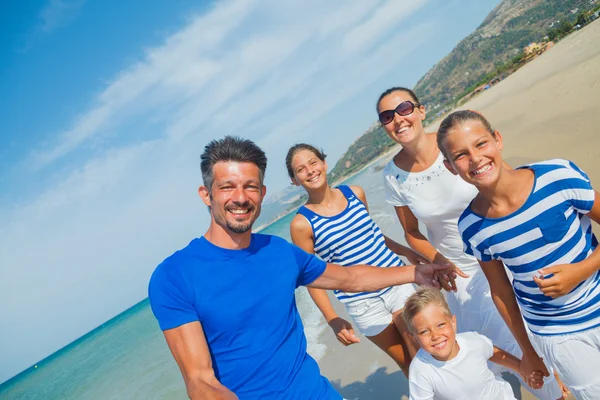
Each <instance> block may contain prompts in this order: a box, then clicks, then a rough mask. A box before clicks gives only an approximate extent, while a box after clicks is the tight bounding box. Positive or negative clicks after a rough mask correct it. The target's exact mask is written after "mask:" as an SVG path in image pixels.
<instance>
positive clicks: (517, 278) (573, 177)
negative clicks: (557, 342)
mask: <svg viewBox="0 0 600 400" xmlns="http://www.w3.org/2000/svg"><path fill="white" fill-rule="evenodd" d="M522 168H529V169H530V170H532V171H533V173H534V176H535V180H534V185H533V188H532V191H531V193H530V195H529V197H528V198H527V200H526V202H525V204H523V206H521V208H519V209H518V210H517V211H515V212H513V213H512V214H510V215H507V216H505V217H501V218H486V217H483V216H481V215H479V214H477V213H475V212H473V211H472V210H471V207H470V206H469V207H468V208H467V209H466V210H465V211H464V213H463V214H462V216H461V217H460V218H459V222H458V228H459V230H460V232H461V236H462V238H463V242H464V245H465V252H466V253H468V254H472V255H474V256H475V257H476V258H477V259H479V260H480V261H490V260H500V261H502V262H503V263H504V264H505V265H506V267H508V269H510V271H511V272H512V274H513V276H514V280H513V290H514V292H515V296H516V298H517V300H518V302H519V305H520V306H521V311H522V313H523V317H524V318H525V321H526V322H527V324H528V326H529V328H530V329H531V331H532V332H534V333H536V334H538V335H561V334H568V333H574V332H578V331H583V330H587V329H591V328H594V327H597V326H600V272H595V273H594V274H593V275H592V276H591V277H589V278H588V279H586V280H584V281H583V282H581V283H580V284H579V285H577V286H576V287H575V288H574V289H573V290H572V291H571V292H570V293H568V294H566V295H564V296H562V297H559V298H557V299H552V298H551V297H548V296H545V295H544V294H543V293H542V292H541V290H540V289H539V288H538V286H537V285H536V283H535V282H534V281H533V277H534V276H535V275H539V272H538V270H539V269H541V268H544V267H550V266H553V265H559V264H572V263H576V262H579V261H582V260H584V259H586V258H587V257H589V255H590V254H591V252H592V251H593V250H594V249H595V248H596V246H597V245H598V242H597V240H596V238H595V237H594V235H593V233H592V226H591V220H590V218H589V217H588V216H586V215H585V214H587V213H589V212H590V211H591V209H592V206H593V205H594V198H595V192H594V190H593V189H592V187H591V184H590V180H589V178H588V176H587V175H586V174H585V173H584V172H583V171H581V170H580V169H579V168H578V167H577V166H576V165H575V164H573V163H572V162H570V161H566V160H560V159H555V160H549V161H544V162H540V163H535V164H530V165H527V166H525V167H522Z"/></svg>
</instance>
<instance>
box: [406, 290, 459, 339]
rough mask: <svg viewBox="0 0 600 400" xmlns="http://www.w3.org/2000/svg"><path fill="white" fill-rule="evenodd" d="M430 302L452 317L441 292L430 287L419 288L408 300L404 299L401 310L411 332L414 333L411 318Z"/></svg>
mask: <svg viewBox="0 0 600 400" xmlns="http://www.w3.org/2000/svg"><path fill="white" fill-rule="evenodd" d="M430 304H437V305H438V306H439V307H441V308H442V310H443V311H444V314H446V315H447V316H448V317H452V312H451V311H450V307H448V303H446V299H445V298H444V295H443V294H442V292H440V291H439V290H438V289H434V288H431V287H422V288H419V289H418V290H417V292H416V293H413V294H412V295H411V296H410V297H409V298H408V300H406V304H405V305H404V310H403V311H402V318H403V319H404V322H405V323H406V326H408V330H409V331H410V332H411V333H413V334H415V333H416V332H415V331H414V327H413V324H412V320H413V318H414V317H415V315H417V314H418V313H420V312H421V311H423V309H425V308H426V307H427V306H428V305H430Z"/></svg>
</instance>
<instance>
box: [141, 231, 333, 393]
mask: <svg viewBox="0 0 600 400" xmlns="http://www.w3.org/2000/svg"><path fill="white" fill-rule="evenodd" d="M325 265H326V264H325V262H323V261H321V260H319V259H318V258H317V257H315V256H313V255H310V254H308V253H306V252H304V251H303V250H301V249H300V248H299V247H297V246H294V245H292V244H289V243H288V242H286V241H285V240H283V239H281V238H279V237H276V236H270V235H260V234H253V235H252V239H251V243H250V246H249V247H248V248H246V249H242V250H230V249H224V248H221V247H217V246H215V245H213V244H212V243H210V242H209V241H208V240H206V239H205V238H204V237H201V238H199V239H194V240H192V242H191V243H190V244H189V245H188V246H187V247H185V248H184V249H182V250H180V251H178V252H176V253H175V254H173V255H172V256H171V257H169V258H167V259H166V260H165V261H163V262H162V263H161V264H160V265H159V266H158V267H157V268H156V270H155V271H154V273H153V274H152V278H151V279H150V286H149V298H150V304H151V306H152V311H153V312H154V315H155V316H156V319H157V320H158V323H159V325H160V328H161V329H162V330H167V329H172V328H176V327H178V326H180V325H183V324H186V323H189V322H193V321H199V322H200V323H201V324H202V327H203V329H204V333H205V336H206V340H207V343H208V347H209V350H210V353H211V357H212V362H213V368H214V371H215V374H216V376H217V379H219V381H220V382H221V383H222V384H223V385H224V386H226V387H227V388H228V389H230V390H231V391H233V392H234V393H235V394H236V395H237V396H238V397H239V398H240V400H250V399H289V400H292V399H303V400H304V399H336V400H337V399H341V396H340V395H339V394H338V393H337V392H336V391H335V390H334V389H333V388H332V386H331V384H330V383H329V381H328V380H327V379H326V378H324V377H322V376H321V374H320V371H319V367H318V365H317V363H316V362H315V360H314V359H312V358H311V357H310V356H309V355H308V354H307V353H306V338H305V336H304V328H303V326H302V321H301V320H300V316H299V314H298V310H297V308H296V301H295V297H294V290H295V289H296V288H297V287H298V286H300V285H307V284H310V283H311V282H313V281H314V280H315V279H317V278H318V277H319V276H320V275H321V274H322V273H323V271H325Z"/></svg>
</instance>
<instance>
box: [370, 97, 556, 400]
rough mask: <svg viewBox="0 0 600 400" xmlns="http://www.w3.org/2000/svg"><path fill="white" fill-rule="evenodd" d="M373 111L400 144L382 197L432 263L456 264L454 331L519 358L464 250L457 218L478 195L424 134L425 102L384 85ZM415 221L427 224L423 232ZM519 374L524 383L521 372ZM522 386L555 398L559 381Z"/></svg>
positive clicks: (387, 169)
mask: <svg viewBox="0 0 600 400" xmlns="http://www.w3.org/2000/svg"><path fill="white" fill-rule="evenodd" d="M377 112H378V114H379V121H380V122H381V125H382V126H383V128H384V129H385V131H386V132H387V134H388V136H389V137H390V138H391V139H392V140H393V141H395V142H396V143H398V144H400V145H402V150H400V152H398V154H396V155H395V156H394V158H393V159H392V160H391V161H390V162H389V163H388V164H387V165H386V167H385V168H384V170H383V174H384V186H385V192H386V200H387V202H388V203H390V204H392V205H393V206H394V208H395V211H396V214H397V216H398V219H399V220H400V224H401V225H402V228H403V229H404V235H405V238H406V242H407V243H408V245H409V246H410V247H412V249H413V250H415V251H416V252H417V253H420V254H422V255H423V256H425V257H426V258H427V259H428V260H430V261H431V262H434V263H449V264H453V265H454V266H455V267H458V269H457V273H458V274H459V275H460V276H461V277H462V278H461V279H457V280H456V281H455V285H456V291H451V292H448V293H447V296H446V297H447V300H448V304H449V306H450V309H451V310H452V313H453V314H454V315H456V320H457V321H458V326H457V330H458V332H468V331H475V332H478V333H480V334H482V335H484V336H487V337H488V338H489V339H490V340H491V341H492V342H493V343H494V345H495V346H497V347H499V348H501V349H503V350H505V351H508V352H509V353H511V354H514V355H515V356H517V357H519V358H520V357H521V356H522V352H521V349H520V348H519V345H518V344H517V341H516V340H515V339H514V337H513V336H512V333H511V332H510V330H509V328H508V326H507V325H506V324H505V323H504V320H503V319H502V317H501V316H500V314H499V313H498V310H497V309H496V306H495V305H494V302H493V300H492V297H491V293H490V287H489V284H488V282H487V280H486V278H485V275H484V274H483V271H481V268H480V266H479V263H478V261H477V259H475V257H472V256H470V255H467V254H465V253H464V252H463V243H462V239H461V236H460V233H459V231H458V225H457V223H458V218H459V217H460V215H461V214H462V212H463V211H464V209H465V208H466V207H467V206H468V204H469V203H470V202H471V200H473V198H474V197H475V195H476V194H477V188H475V187H474V186H472V185H470V184H468V183H466V182H465V181H463V180H462V179H460V177H458V176H455V175H453V174H452V173H451V172H450V171H448V169H446V167H445V166H444V156H443V155H442V153H441V152H440V150H439V148H438V145H437V137H436V134H435V132H434V133H426V132H425V129H424V128H423V120H424V119H425V115H426V114H425V107H424V106H423V105H422V104H421V103H420V102H419V100H418V98H417V96H416V95H415V93H414V92H413V91H412V90H410V89H407V88H403V87H394V88H391V89H388V90H386V91H385V92H383V93H382V94H381V96H380V97H379V100H378V101H377ZM419 223H421V224H423V225H425V227H426V228H427V237H426V236H425V235H424V234H423V233H422V232H421V229H420V227H419ZM461 271H462V272H461ZM490 368H491V369H492V371H494V373H496V374H498V373H500V372H505V371H506V372H510V371H508V370H505V369H501V367H500V366H498V365H496V364H492V365H490ZM519 379H520V380H521V382H523V378H522V377H520V376H519ZM525 387H526V388H527V389H528V390H529V391H530V392H531V393H533V394H534V395H535V396H537V397H538V398H540V399H552V400H554V399H556V398H557V396H556V390H557V388H558V383H557V382H556V380H554V379H551V380H550V381H548V382H546V383H545V384H544V386H543V387H542V388H541V389H537V390H534V389H531V388H530V387H529V386H527V385H525ZM558 397H560V396H558Z"/></svg>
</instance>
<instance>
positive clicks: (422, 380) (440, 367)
mask: <svg viewBox="0 0 600 400" xmlns="http://www.w3.org/2000/svg"><path fill="white" fill-rule="evenodd" d="M456 340H457V342H458V345H459V348H460V349H459V351H458V354H457V355H456V357H454V358H453V359H452V360H449V361H438V360H436V359H435V358H433V357H432V356H431V354H429V353H427V352H425V351H424V350H423V349H420V350H419V351H418V352H417V355H416V356H415V358H414V359H413V361H412V363H411V364H410V372H409V388H410V399H411V400H431V399H436V400H459V399H464V400H473V399H486V400H515V397H514V394H513V391H512V388H511V386H510V385H509V384H508V383H507V382H506V381H504V380H503V379H502V378H500V377H498V376H495V375H494V374H493V373H492V371H491V370H490V369H489V368H488V365H487V361H488V360H489V359H490V357H492V355H493V354H494V346H493V345H492V342H491V341H490V340H489V339H488V338H487V337H485V336H483V335H480V334H478V333H476V332H464V333H459V334H457V335H456Z"/></svg>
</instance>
